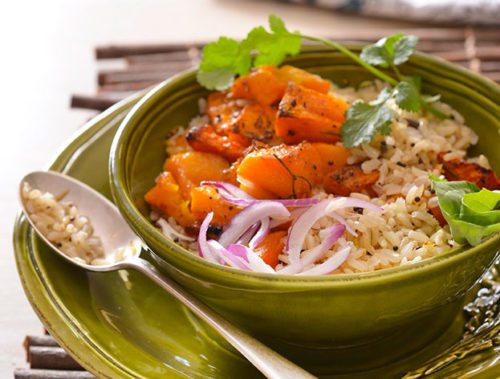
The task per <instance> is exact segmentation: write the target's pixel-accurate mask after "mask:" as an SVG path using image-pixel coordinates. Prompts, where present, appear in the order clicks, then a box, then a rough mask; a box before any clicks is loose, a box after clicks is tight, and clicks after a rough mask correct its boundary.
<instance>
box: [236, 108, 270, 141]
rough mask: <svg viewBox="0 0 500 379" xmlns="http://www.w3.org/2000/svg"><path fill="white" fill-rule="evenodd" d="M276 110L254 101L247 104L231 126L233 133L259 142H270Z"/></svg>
mask: <svg viewBox="0 0 500 379" xmlns="http://www.w3.org/2000/svg"><path fill="white" fill-rule="evenodd" d="M276 113H277V109H276V108H273V107H271V106H270V105H262V104H260V103H257V102H255V101H253V102H250V103H249V104H247V105H246V106H245V107H244V108H243V110H242V112H241V113H240V115H239V117H238V118H237V119H236V120H235V122H234V124H233V132H234V133H241V134H243V135H244V136H246V137H249V138H252V139H256V140H259V141H264V142H270V141H271V140H272V139H273V138H274V136H275V131H274V124H275V120H276Z"/></svg>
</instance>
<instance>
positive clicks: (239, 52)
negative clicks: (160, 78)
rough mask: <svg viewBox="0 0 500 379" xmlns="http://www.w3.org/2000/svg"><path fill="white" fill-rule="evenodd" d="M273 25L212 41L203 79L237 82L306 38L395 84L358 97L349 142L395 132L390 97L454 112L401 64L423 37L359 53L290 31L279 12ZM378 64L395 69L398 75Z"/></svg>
mask: <svg viewBox="0 0 500 379" xmlns="http://www.w3.org/2000/svg"><path fill="white" fill-rule="evenodd" d="M269 29H270V30H269V31H268V30H266V29H265V28H264V27H262V26H259V27H256V28H253V29H252V30H251V31H250V33H248V35H247V37H246V38H245V39H244V40H243V41H241V42H238V41H236V40H234V39H231V38H227V37H221V38H219V40H218V41H217V42H212V43H209V44H208V45H207V46H206V47H205V48H204V50H203V61H202V63H201V64H200V69H199V71H198V76H197V79H198V82H199V83H200V84H201V85H203V86H204V87H205V88H208V89H210V90H219V91H222V90H225V89H227V88H229V87H230V86H231V85H232V84H233V81H234V78H235V76H237V75H243V74H245V73H247V72H248V71H249V70H250V69H251V68H252V67H257V66H260V65H266V64H270V65H276V66H277V65H280V64H281V63H282V62H283V60H284V59H285V58H286V57H287V56H291V55H296V54H298V53H299V52H300V46H301V43H302V40H304V39H306V40H309V41H315V42H320V43H323V44H325V45H327V46H330V47H332V48H334V49H337V50H339V51H340V52H342V53H343V54H345V55H347V56H348V57H350V58H351V59H352V60H354V61H355V62H356V63H358V64H359V65H361V66H362V67H364V68H365V69H366V70H368V71H369V72H371V73H372V74H373V75H374V76H375V77H377V78H379V79H381V80H383V81H385V82H387V83H389V84H390V85H391V86H392V87H393V89H392V90H391V91H388V92H386V93H385V94H384V95H383V99H381V97H380V96H379V98H378V99H377V100H376V101H375V102H374V103H373V104H369V103H363V102H360V101H358V102H355V103H354V104H352V105H351V106H350V107H349V109H348V110H347V112H346V121H345V123H344V124H343V126H342V131H343V135H342V142H343V143H344V145H345V146H346V147H348V148H350V147H354V146H357V145H359V144H361V143H368V142H370V141H371V140H372V138H373V136H374V135H375V134H376V133H377V132H381V133H382V134H389V133H390V131H391V129H390V126H389V125H390V123H391V121H392V120H393V118H394V112H392V111H391V110H390V109H389V108H388V107H387V101H388V100H389V99H391V98H394V99H395V101H396V104H398V106H399V107H401V108H402V109H404V110H406V111H409V112H417V111H418V110H419V109H420V107H424V108H425V109H427V110H428V111H430V112H432V113H434V114H435V115H436V116H438V117H441V118H448V117H449V116H447V115H445V114H443V113H441V112H440V111H438V110H437V109H435V108H434V107H433V106H432V105H431V103H432V102H434V101H436V100H437V99H438V98H436V97H435V96H434V97H429V96H422V95H421V94H420V78H419V77H406V76H403V75H402V74H401V73H400V71H399V69H398V67H397V66H398V65H400V64H402V63H404V62H406V61H407V60H408V59H409V57H410V56H411V55H412V54H413V52H414V51H415V46H416V44H417V41H418V39H417V37H415V36H404V35H403V34H395V35H393V36H390V37H386V38H382V39H381V40H379V41H378V42H377V43H375V44H374V45H370V46H366V47H365V48H364V49H363V51H362V52H361V54H360V55H359V56H358V55H357V54H355V53H353V52H352V51H350V50H349V49H347V48H346V47H345V46H343V45H341V44H339V43H337V42H335V41H331V40H328V39H325V38H321V37H316V36H310V35H306V34H302V33H300V32H297V31H296V32H290V31H289V30H288V29H287V28H286V27H285V23H284V22H283V20H282V19H280V18H279V17H277V16H275V15H270V16H269ZM375 66H380V67H383V68H388V69H391V70H392V71H393V72H394V76H395V77H396V79H395V78H394V77H392V76H389V75H387V74H386V73H385V72H383V71H380V70H379V69H378V68H377V67H375Z"/></svg>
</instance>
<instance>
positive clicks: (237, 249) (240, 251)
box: [226, 244, 248, 262]
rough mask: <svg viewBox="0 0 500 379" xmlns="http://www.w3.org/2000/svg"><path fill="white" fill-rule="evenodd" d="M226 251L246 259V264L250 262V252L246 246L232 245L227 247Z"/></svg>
mask: <svg viewBox="0 0 500 379" xmlns="http://www.w3.org/2000/svg"><path fill="white" fill-rule="evenodd" d="M226 249H227V250H228V251H230V252H231V253H233V254H234V255H236V256H238V257H240V258H242V259H244V260H245V262H248V252H247V248H246V247H245V246H243V245H239V244H230V245H227V247H226Z"/></svg>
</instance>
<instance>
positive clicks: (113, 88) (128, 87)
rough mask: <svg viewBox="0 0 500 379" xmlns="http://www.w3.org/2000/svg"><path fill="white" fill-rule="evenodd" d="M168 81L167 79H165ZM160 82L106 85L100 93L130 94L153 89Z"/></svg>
mask: <svg viewBox="0 0 500 379" xmlns="http://www.w3.org/2000/svg"><path fill="white" fill-rule="evenodd" d="M164 79H166V78H164ZM158 82H159V81H158V80H154V81H145V82H126V83H113V84H104V85H102V86H100V87H99V90H98V93H99V94H105V93H107V92H129V91H140V90H141V89H144V88H148V87H151V86H152V85H155V84H157V83H158Z"/></svg>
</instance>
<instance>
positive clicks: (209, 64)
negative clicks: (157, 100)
mask: <svg viewBox="0 0 500 379" xmlns="http://www.w3.org/2000/svg"><path fill="white" fill-rule="evenodd" d="M269 27H270V29H271V32H268V31H267V30H266V29H265V28H263V27H262V26H259V27H256V28H253V29H252V30H251V31H250V33H248V35H247V37H246V38H245V39H244V40H243V41H241V43H240V42H238V41H236V40H234V39H232V38H227V37H220V38H219V40H218V41H217V42H211V43H209V44H208V45H207V46H205V48H204V49H203V61H202V62H201V64H200V68H199V70H198V74H197V79H198V82H199V83H200V84H201V85H202V86H204V87H205V88H207V89H210V90H214V89H215V90H218V91H222V90H225V89H227V88H229V87H230V86H231V85H232V84H233V81H234V76H235V75H243V74H246V73H247V72H248V71H250V69H251V68H252V67H256V66H260V65H264V64H270V65H275V66H278V65H280V64H281V63H282V62H283V60H284V59H285V58H286V56H288V55H296V54H298V53H299V52H300V46H301V43H302V38H301V37H300V36H298V35H296V34H293V33H290V32H289V31H288V30H287V29H286V27H285V23H284V22H283V20H281V19H280V18H279V17H278V16H275V15H270V16H269Z"/></svg>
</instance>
